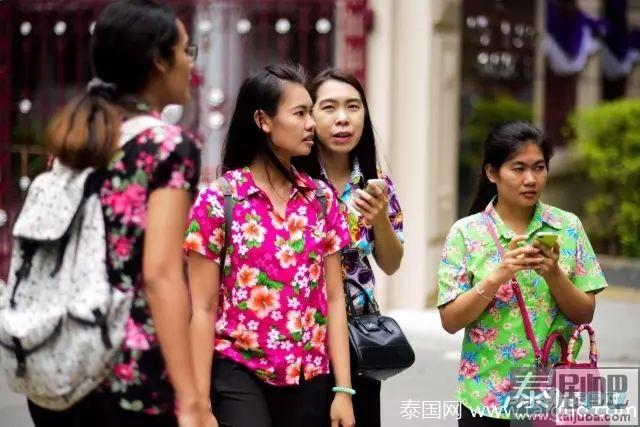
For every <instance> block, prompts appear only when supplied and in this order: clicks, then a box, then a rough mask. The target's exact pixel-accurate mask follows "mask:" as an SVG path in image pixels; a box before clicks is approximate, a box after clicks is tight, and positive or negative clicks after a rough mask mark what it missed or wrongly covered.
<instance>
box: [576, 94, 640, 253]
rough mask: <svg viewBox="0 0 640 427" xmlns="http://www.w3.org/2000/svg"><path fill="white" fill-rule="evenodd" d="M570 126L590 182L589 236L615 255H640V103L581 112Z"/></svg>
mask: <svg viewBox="0 0 640 427" xmlns="http://www.w3.org/2000/svg"><path fill="white" fill-rule="evenodd" d="M570 125H571V127H572V129H573V131H574V135H575V137H574V138H575V139H574V140H573V145H574V147H575V150H576V154H577V157H578V168H579V171H580V172H582V173H583V174H584V175H585V176H586V177H588V180H589V181H590V182H589V183H588V185H586V186H585V187H584V188H583V189H582V191H584V192H585V193H586V194H587V201H586V204H585V208H586V214H585V216H584V221H585V227H587V228H588V231H589V236H590V237H591V238H592V239H593V240H594V243H595V244H596V245H597V246H598V247H599V248H601V249H603V250H605V251H607V252H609V253H611V254H612V255H625V256H633V257H637V256H640V100H633V99H628V100H621V101H615V102H610V103H605V104H601V105H599V106H597V107H590V108H585V109H582V110H578V111H576V112H575V113H574V114H573V115H572V117H571V118H570Z"/></svg>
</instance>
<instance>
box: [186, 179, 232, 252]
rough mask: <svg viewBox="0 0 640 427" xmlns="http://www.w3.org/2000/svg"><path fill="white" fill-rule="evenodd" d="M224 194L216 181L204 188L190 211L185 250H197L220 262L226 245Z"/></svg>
mask: <svg viewBox="0 0 640 427" xmlns="http://www.w3.org/2000/svg"><path fill="white" fill-rule="evenodd" d="M224 228H225V220H224V196H223V195H222V191H220V188H219V187H218V186H217V184H216V183H213V184H211V185H210V186H208V187H205V188H203V189H202V190H201V191H200V193H199V194H198V196H197V197H196V201H195V203H194V204H193V206H192V207H191V211H190V213H189V228H188V229H187V233H186V236H185V240H184V250H185V252H186V253H187V255H188V253H189V251H193V252H197V253H199V254H201V255H204V256H205V257H207V258H209V259H210V260H212V261H213V262H216V263H218V264H220V253H221V251H222V248H223V247H224V236H225V235H224V233H225V230H224Z"/></svg>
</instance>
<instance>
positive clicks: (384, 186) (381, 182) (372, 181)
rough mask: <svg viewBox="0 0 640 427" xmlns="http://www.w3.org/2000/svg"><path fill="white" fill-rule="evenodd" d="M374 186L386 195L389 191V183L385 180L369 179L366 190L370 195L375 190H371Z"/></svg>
mask: <svg viewBox="0 0 640 427" xmlns="http://www.w3.org/2000/svg"><path fill="white" fill-rule="evenodd" d="M373 186H376V187H378V188H379V189H380V191H382V192H383V193H384V192H385V190H386V189H387V181H385V180H384V179H369V180H367V188H365V191H366V192H367V193H369V194H372V193H373V190H371V188H372V187H373Z"/></svg>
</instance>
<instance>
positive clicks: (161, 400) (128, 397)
mask: <svg viewBox="0 0 640 427" xmlns="http://www.w3.org/2000/svg"><path fill="white" fill-rule="evenodd" d="M154 115H155V116H156V117H157V116H158V115H157V114H154ZM199 172H200V144H199V142H197V140H196V139H194V138H193V137H192V136H189V135H187V134H186V133H185V132H183V131H182V130H181V128H179V127H177V126H172V125H169V124H166V125H163V126H159V127H155V128H152V129H149V130H147V131H145V132H143V133H141V134H139V135H137V136H136V137H134V138H133V139H132V140H130V141H128V142H127V143H126V144H125V145H123V146H122V147H121V149H120V150H119V151H118V152H117V153H116V155H115V156H114V158H113V159H112V161H111V163H110V164H109V166H108V168H107V178H106V179H105V181H104V183H103V185H102V188H101V193H100V194H101V200H102V205H103V209H104V215H105V225H106V237H107V251H108V254H107V264H108V265H107V267H108V273H109V277H110V280H111V283H112V284H113V285H114V286H116V287H117V288H119V289H120V290H123V291H131V292H134V293H135V297H134V301H133V307H132V309H131V316H130V318H129V320H128V322H127V325H126V336H125V341H124V343H123V345H122V352H121V353H120V355H119V356H118V360H117V363H116V365H115V368H114V370H113V372H112V373H111V375H110V376H109V377H108V378H107V380H106V381H105V384H104V387H103V388H104V390H105V391H107V392H111V393H113V394H114V395H115V396H116V399H117V400H118V402H119V404H120V406H121V407H122V408H124V409H127V410H131V411H136V412H144V413H147V414H159V413H164V412H171V411H173V389H172V387H171V385H170V383H169V380H168V377H167V373H166V370H165V365H164V361H163V358H162V354H161V352H160V345H159V343H158V340H157V338H156V334H155V328H154V324H153V320H152V319H151V314H150V311H149V306H148V304H147V299H146V297H145V294H144V291H143V286H142V280H141V276H142V247H143V241H144V232H145V228H146V218H147V200H148V198H149V195H150V194H151V193H152V192H153V191H154V190H156V189H158V188H178V189H184V190H187V191H189V193H190V194H191V195H192V197H195V194H196V192H197V183H198V179H199ZM168 208H170V207H169V206H168ZM185 228H186V218H185Z"/></svg>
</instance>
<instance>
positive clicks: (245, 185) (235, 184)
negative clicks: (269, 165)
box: [227, 166, 315, 201]
mask: <svg viewBox="0 0 640 427" xmlns="http://www.w3.org/2000/svg"><path fill="white" fill-rule="evenodd" d="M291 172H292V173H293V176H294V178H295V180H296V184H297V185H298V186H299V187H300V188H303V189H308V188H311V189H314V188H315V185H313V184H312V182H313V181H312V180H311V179H310V178H309V177H307V176H306V175H302V174H300V173H299V172H298V171H297V170H296V168H294V167H293V166H291ZM227 180H228V181H229V185H230V187H231V195H232V196H234V197H235V199H236V200H238V201H241V200H244V199H247V198H249V197H251V196H253V195H255V194H258V193H260V192H261V190H260V188H258V186H257V185H256V183H255V181H254V180H253V175H252V174H251V170H250V169H249V167H248V166H245V167H244V168H241V169H235V170H232V171H229V172H227ZM309 181H311V182H309ZM297 192H298V189H297V188H295V187H294V188H293V190H292V192H291V196H292V197H293V196H294V195H295V194H296V193H297Z"/></svg>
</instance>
